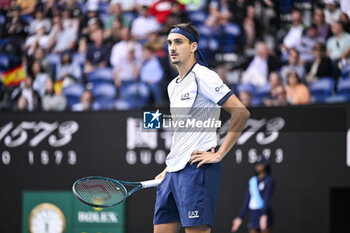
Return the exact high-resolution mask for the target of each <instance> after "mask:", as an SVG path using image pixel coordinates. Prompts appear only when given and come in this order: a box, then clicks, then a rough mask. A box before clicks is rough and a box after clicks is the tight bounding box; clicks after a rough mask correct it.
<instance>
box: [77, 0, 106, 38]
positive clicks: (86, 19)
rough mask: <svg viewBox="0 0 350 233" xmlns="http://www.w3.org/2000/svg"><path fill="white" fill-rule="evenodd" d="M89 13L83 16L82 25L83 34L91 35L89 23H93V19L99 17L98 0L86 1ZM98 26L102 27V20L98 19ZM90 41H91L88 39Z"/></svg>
mask: <svg viewBox="0 0 350 233" xmlns="http://www.w3.org/2000/svg"><path fill="white" fill-rule="evenodd" d="M86 9H87V13H86V14H85V15H84V16H83V20H82V22H81V26H80V32H81V36H87V37H88V36H89V34H90V33H91V30H89V23H90V24H91V23H92V22H93V21H90V20H91V19H94V18H96V19H98V2H96V1H91V2H90V1H88V2H86ZM97 23H98V27H101V25H102V22H101V21H100V20H98V21H97ZM88 42H90V41H88Z"/></svg>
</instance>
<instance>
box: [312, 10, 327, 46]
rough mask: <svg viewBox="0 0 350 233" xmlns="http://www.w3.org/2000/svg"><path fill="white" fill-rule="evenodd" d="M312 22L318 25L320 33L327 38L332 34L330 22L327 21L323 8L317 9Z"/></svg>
mask: <svg viewBox="0 0 350 233" xmlns="http://www.w3.org/2000/svg"><path fill="white" fill-rule="evenodd" d="M312 23H313V24H315V25H316V27H317V31H318V34H319V35H320V36H321V37H322V38H323V39H324V40H326V39H327V38H328V37H329V35H330V34H331V29H330V26H329V24H327V23H326V21H325V18H324V13H323V10H322V9H321V8H316V9H315V11H314V15H313V22H312Z"/></svg>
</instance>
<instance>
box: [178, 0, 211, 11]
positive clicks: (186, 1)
mask: <svg viewBox="0 0 350 233" xmlns="http://www.w3.org/2000/svg"><path fill="white" fill-rule="evenodd" d="M209 1H210V0H200V1H198V0H197V1H193V0H178V2H179V3H181V4H183V5H185V6H186V11H187V12H195V11H205V10H206V6H207V5H208V2H209Z"/></svg>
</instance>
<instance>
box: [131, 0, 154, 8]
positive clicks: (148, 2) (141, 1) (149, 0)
mask: <svg viewBox="0 0 350 233" xmlns="http://www.w3.org/2000/svg"><path fill="white" fill-rule="evenodd" d="M155 2H157V0H136V7H139V6H147V7H150V6H152V5H153V4H154V3H155Z"/></svg>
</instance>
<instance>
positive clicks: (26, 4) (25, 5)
mask: <svg viewBox="0 0 350 233" xmlns="http://www.w3.org/2000/svg"><path fill="white" fill-rule="evenodd" d="M16 5H18V6H20V7H21V14H22V15H30V14H33V13H34V12H35V6H36V0H16Z"/></svg>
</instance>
